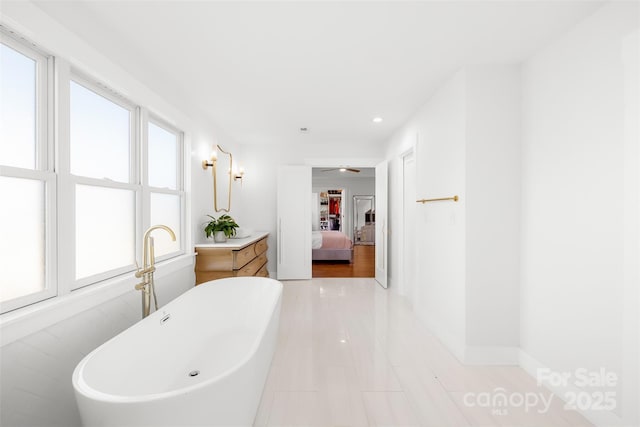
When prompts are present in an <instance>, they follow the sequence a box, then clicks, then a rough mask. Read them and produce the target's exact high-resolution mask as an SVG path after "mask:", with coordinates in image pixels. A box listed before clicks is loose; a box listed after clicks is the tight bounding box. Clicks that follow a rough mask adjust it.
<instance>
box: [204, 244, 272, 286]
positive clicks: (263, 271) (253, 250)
mask: <svg viewBox="0 0 640 427" xmlns="http://www.w3.org/2000/svg"><path fill="white" fill-rule="evenodd" d="M267 236H268V234H267V233H261V234H260V235H259V236H256V238H255V239H253V240H249V242H248V243H245V242H247V241H246V240H245V241H244V242H243V243H242V244H239V245H237V246H234V245H233V243H235V242H234V241H230V242H228V243H227V244H226V245H220V246H218V245H216V244H207V245H206V246H196V247H195V252H196V253H197V257H196V265H195V273H196V284H199V283H204V282H207V281H209V280H215V279H223V278H225V277H238V276H245V277H246V276H262V277H269V272H268V271H267V248H268V245H267ZM245 245H246V246H245Z"/></svg>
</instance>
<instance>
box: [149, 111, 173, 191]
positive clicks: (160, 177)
mask: <svg viewBox="0 0 640 427" xmlns="http://www.w3.org/2000/svg"><path fill="white" fill-rule="evenodd" d="M177 145H178V141H177V136H176V135H175V134H173V133H171V132H169V131H167V130H165V129H163V128H161V127H159V126H156V125H154V124H153V123H149V185H150V186H152V187H158V188H170V189H172V190H175V189H176V188H177V186H176V165H177V163H178V159H177V158H176V157H177V148H178V147H177Z"/></svg>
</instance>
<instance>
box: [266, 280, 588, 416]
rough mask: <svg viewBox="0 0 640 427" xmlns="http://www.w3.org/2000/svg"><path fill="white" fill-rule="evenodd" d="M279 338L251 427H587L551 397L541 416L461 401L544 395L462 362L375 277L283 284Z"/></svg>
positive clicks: (523, 380) (507, 374)
mask: <svg viewBox="0 0 640 427" xmlns="http://www.w3.org/2000/svg"><path fill="white" fill-rule="evenodd" d="M278 340H279V341H278V346H277V349H276V354H275V356H274V360H273V364H272V366H271V371H270V372H269V377H268V379H267V384H266V386H265V389H264V392H263V395H262V401H261V403H260V408H259V409H258V414H257V416H256V420H255V423H254V425H255V426H429V427H431V426H433V427H445V426H513V427H521V426H522V427H524V426H541V427H542V426H544V427H562V426H573V427H577V426H591V424H590V423H589V422H587V421H586V420H585V419H584V418H583V417H582V416H580V415H579V414H577V413H575V412H571V411H566V410H564V409H563V407H562V403H561V401H560V400H559V399H558V398H557V397H556V398H554V399H553V400H552V405H551V407H550V410H548V411H547V412H545V413H542V414H540V413H538V412H537V409H540V408H542V405H540V406H538V407H536V408H534V409H531V410H529V411H525V410H524V408H522V407H520V408H519V407H508V408H505V407H493V408H492V407H478V406H475V407H471V406H469V405H467V404H465V401H467V402H469V401H470V400H469V399H470V397H476V396H479V393H487V392H488V393H492V392H493V391H494V390H495V389H496V388H499V387H502V388H503V389H505V390H506V393H507V395H511V394H513V393H525V392H535V393H543V394H544V395H545V397H547V398H548V396H550V393H549V392H548V391H547V390H546V389H543V388H539V387H537V386H536V383H535V380H534V379H533V378H531V377H530V376H529V375H527V374H526V373H525V372H524V371H523V370H522V369H520V368H517V367H465V366H463V365H461V364H460V363H459V362H458V361H457V359H456V358H455V357H454V356H453V355H451V354H450V353H449V352H448V351H447V350H446V349H445V348H444V347H443V346H442V344H440V342H439V341H438V340H437V339H435V338H434V337H433V336H431V335H430V334H429V332H428V331H426V329H425V328H424V327H423V326H422V324H421V323H420V322H419V320H418V319H417V317H416V316H415V315H414V313H413V312H412V310H411V308H410V307H409V305H408V304H407V303H406V301H405V300H404V299H403V298H401V297H398V296H396V295H395V294H393V293H392V292H390V291H385V290H384V289H382V288H381V287H380V286H379V285H377V284H376V283H375V282H374V281H373V279H314V280H311V281H304V282H285V283H284V293H283V301H282V314H281V318H280V333H279V338H278ZM469 392H475V393H476V394H474V395H471V396H467V398H466V399H465V395H466V394H467V393H469Z"/></svg>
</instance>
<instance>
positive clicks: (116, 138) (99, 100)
mask: <svg viewBox="0 0 640 427" xmlns="http://www.w3.org/2000/svg"><path fill="white" fill-rule="evenodd" d="M130 119H131V117H130V112H129V110H127V109H126V108H123V107H121V106H119V105H117V104H115V103H114V102H111V101H109V100H108V99H106V98H104V97H102V96H100V95H98V94H97V93H95V92H93V91H91V90H89V89H87V88H85V87H84V86H81V85H79V84H78V83H76V82H73V81H72V82H71V173H72V174H74V175H82V176H88V177H92V178H100V179H102V178H108V179H111V180H114V181H119V182H129V165H130V162H131V160H130V148H129V144H130V141H129V139H130V128H129V126H130Z"/></svg>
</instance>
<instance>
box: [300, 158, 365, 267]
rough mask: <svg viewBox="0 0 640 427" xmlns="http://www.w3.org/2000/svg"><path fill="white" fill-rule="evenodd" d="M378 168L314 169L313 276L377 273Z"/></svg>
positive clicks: (312, 211) (312, 213) (312, 195)
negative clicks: (376, 211)
mask: <svg viewBox="0 0 640 427" xmlns="http://www.w3.org/2000/svg"><path fill="white" fill-rule="evenodd" d="M374 195H375V168H351V167H350V168H321V167H317V168H313V169H312V194H311V216H312V230H313V231H312V257H311V258H312V277H374V276H375V196H374Z"/></svg>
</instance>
